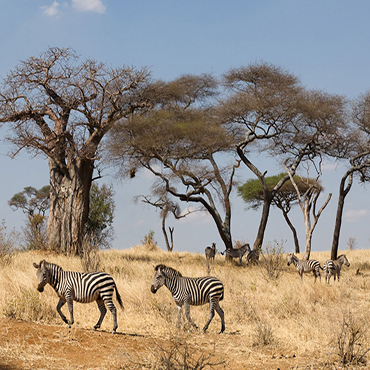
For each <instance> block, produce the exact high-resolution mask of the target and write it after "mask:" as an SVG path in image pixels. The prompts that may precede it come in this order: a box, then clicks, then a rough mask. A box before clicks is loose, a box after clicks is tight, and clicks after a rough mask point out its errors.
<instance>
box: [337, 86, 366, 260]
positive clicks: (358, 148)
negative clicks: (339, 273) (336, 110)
mask: <svg viewBox="0 0 370 370" xmlns="http://www.w3.org/2000/svg"><path fill="white" fill-rule="evenodd" d="M352 119H353V124H352V125H348V127H347V130H346V131H344V132H343V142H345V144H346V145H345V147H346V151H345V152H344V153H340V154H337V155H336V156H337V157H340V158H346V159H347V160H348V164H349V166H348V169H347V171H346V172H345V174H344V175H343V177H342V179H341V181H340V184H339V196H338V205H337V213H336V218H335V226H334V233H333V243H332V247H331V259H333V260H335V259H337V255H338V246H339V237H340V230H341V226H342V217H343V210H344V201H345V198H346V196H347V195H348V193H349V191H350V190H351V188H352V185H353V179H354V176H355V175H358V176H359V178H360V181H361V182H368V181H370V173H369V169H370V145H369V142H370V92H368V93H366V94H364V95H362V96H360V97H359V98H358V99H357V100H356V101H355V102H354V104H353V110H352Z"/></svg>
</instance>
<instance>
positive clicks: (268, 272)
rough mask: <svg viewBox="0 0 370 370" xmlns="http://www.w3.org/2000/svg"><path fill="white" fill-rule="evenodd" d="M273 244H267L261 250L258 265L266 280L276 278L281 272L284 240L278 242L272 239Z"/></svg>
mask: <svg viewBox="0 0 370 370" xmlns="http://www.w3.org/2000/svg"><path fill="white" fill-rule="evenodd" d="M274 243H275V244H274V245H271V244H267V246H266V247H265V249H264V250H262V251H261V258H260V261H259V266H260V268H261V271H262V273H263V275H264V277H265V278H266V279H267V280H277V279H279V278H280V277H281V275H282V274H283V271H284V270H283V265H284V261H285V260H284V248H283V246H284V241H281V242H280V244H279V243H278V242H277V241H276V240H274Z"/></svg>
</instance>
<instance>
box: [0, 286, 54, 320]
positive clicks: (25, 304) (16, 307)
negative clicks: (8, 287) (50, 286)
mask: <svg viewBox="0 0 370 370" xmlns="http://www.w3.org/2000/svg"><path fill="white" fill-rule="evenodd" d="M3 314H4V316H5V317H9V318H12V319H17V320H25V321H40V320H42V321H46V322H53V321H55V319H56V314H57V312H56V310H55V307H51V306H49V305H47V304H46V303H44V301H42V300H41V299H40V293H38V292H37V291H34V290H33V289H28V288H25V287H23V288H21V289H20V291H19V292H18V294H16V295H15V296H13V298H12V299H11V300H10V301H9V302H8V304H7V305H6V306H5V308H4V310H3Z"/></svg>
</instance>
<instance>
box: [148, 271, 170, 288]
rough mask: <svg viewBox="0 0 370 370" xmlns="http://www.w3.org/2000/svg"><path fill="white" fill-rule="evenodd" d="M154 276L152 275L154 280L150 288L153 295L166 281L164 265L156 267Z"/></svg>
mask: <svg viewBox="0 0 370 370" xmlns="http://www.w3.org/2000/svg"><path fill="white" fill-rule="evenodd" d="M154 269H155V275H154V280H153V283H152V286H151V287H150V291H151V292H152V293H153V294H155V293H157V290H158V289H159V288H160V287H161V286H162V285H164V283H165V281H166V277H167V276H166V273H165V272H164V270H165V269H166V266H165V265H157V266H156V267H155V268H154Z"/></svg>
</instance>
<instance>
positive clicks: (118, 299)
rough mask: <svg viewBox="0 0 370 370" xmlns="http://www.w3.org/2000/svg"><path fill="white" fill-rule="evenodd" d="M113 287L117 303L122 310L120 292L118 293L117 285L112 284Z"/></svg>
mask: <svg viewBox="0 0 370 370" xmlns="http://www.w3.org/2000/svg"><path fill="white" fill-rule="evenodd" d="M114 288H115V289H116V297H117V301H118V303H119V305H120V306H121V308H122V310H123V303H122V299H121V296H120V294H119V293H118V289H117V285H114Z"/></svg>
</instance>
